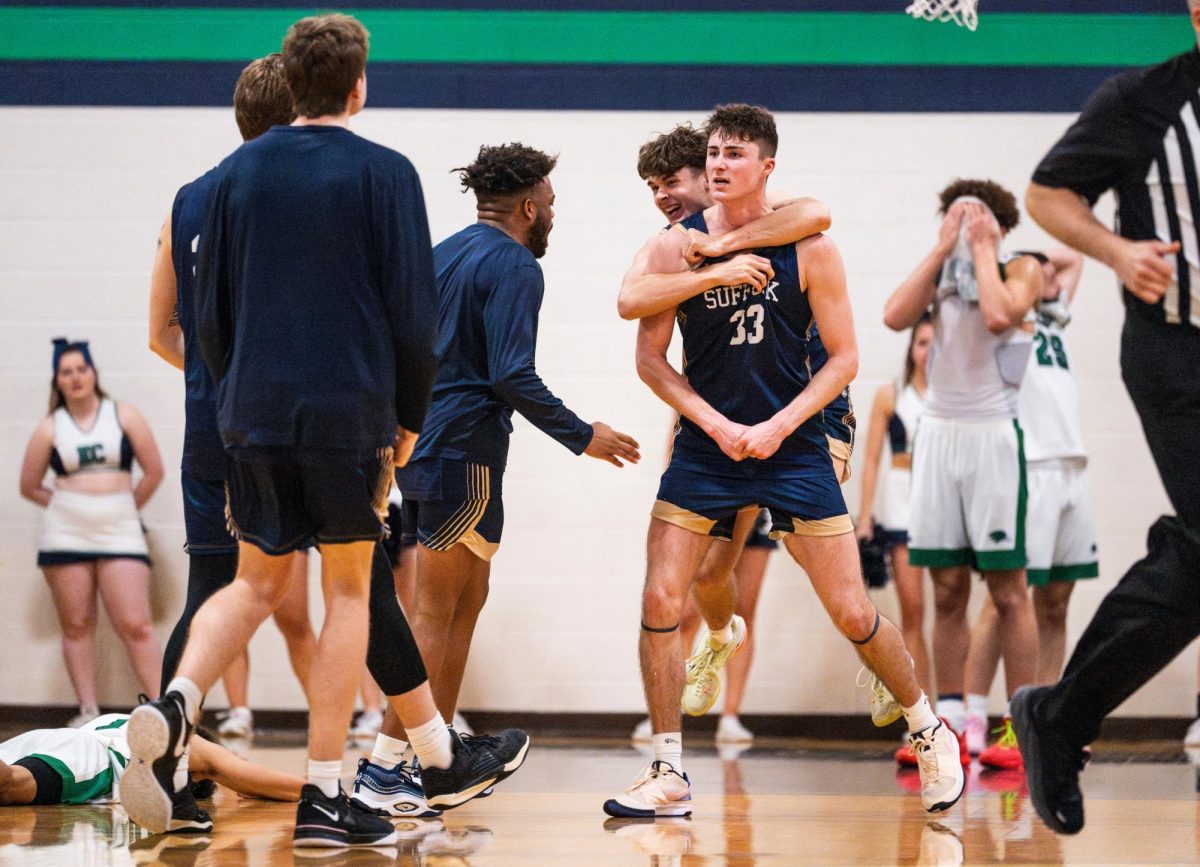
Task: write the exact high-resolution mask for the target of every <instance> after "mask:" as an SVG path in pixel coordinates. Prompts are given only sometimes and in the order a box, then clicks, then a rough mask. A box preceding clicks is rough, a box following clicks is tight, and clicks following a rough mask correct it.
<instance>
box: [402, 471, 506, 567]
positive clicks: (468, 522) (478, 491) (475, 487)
mask: <svg viewBox="0 0 1200 867" xmlns="http://www.w3.org/2000/svg"><path fill="white" fill-rule="evenodd" d="M491 495H492V477H491V473H490V471H489V469H488V468H487V467H485V466H484V465H483V464H472V463H468V464H467V496H466V499H465V500H463V504H462V505H461V506H459V507H458V510H457V511H456V512H455V513H454V514H453V515H451V516H450V517H449V518H448V519H446V523H444V524H442V526H441V527H439V528H438V529H437V530H436V531H435V532H434V533H433V534H432V535H430V537H429V538H428V539H421V540H420V542H421V544H422V545H424V546H425V547H426V548H428V549H429V550H431V551H449V550H450V549H451V548H453V547H454V546H455V545H457V544H458V543H459V542H462V543H463V544H464V545H466V546H467V550H469V551H470V552H471V553H472V554H475V555H476V556H477V557H479V558H480V559H482V560H491V559H492V557H493V556H495V554H496V551H497V550H499V548H500V544H499V543H498V542H489V541H487V540H486V539H484V538H483V537H482V536H480V535H479V534H478V533H477V532H475V528H476V527H477V526H478V525H479V522H480V521H481V520H483V515H484V513H485V512H486V511H487V507H488V503H489V502H490V500H491Z"/></svg>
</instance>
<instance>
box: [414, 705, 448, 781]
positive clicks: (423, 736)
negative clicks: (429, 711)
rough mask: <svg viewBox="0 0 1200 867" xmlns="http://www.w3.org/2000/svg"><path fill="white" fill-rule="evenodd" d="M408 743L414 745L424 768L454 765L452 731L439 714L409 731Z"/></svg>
mask: <svg viewBox="0 0 1200 867" xmlns="http://www.w3.org/2000/svg"><path fill="white" fill-rule="evenodd" d="M408 741H409V743H411V744H412V748H413V750H414V751H415V752H416V754H417V758H418V759H420V760H421V767H423V768H443V769H444V768H448V767H450V765H452V764H453V763H454V750H453V749H452V748H451V746H450V729H448V728H446V721H445V720H444V719H442V718H441V716H440V715H439V714H436V713H435V714H434V715H433V716H431V717H430V718H429V722H427V723H425V724H424V725H421V726H417V727H416V728H415V729H412V728H410V729H409V730H408Z"/></svg>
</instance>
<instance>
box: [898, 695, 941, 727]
mask: <svg viewBox="0 0 1200 867" xmlns="http://www.w3.org/2000/svg"><path fill="white" fill-rule="evenodd" d="M900 711H901V712H902V713H903V714H904V721H905V722H906V723H908V730H909V731H910V732H919V731H920V730H921V729H927V728H929V727H930V726H933V725H937V721H938V719H937V717H936V716H934V713H933V708H932V707H930V706H929V698H928V697H927V696H926V695H925V693H921V697H920V698H919V699H917V703H916V704H914V705H913V706H912V707H902V708H900Z"/></svg>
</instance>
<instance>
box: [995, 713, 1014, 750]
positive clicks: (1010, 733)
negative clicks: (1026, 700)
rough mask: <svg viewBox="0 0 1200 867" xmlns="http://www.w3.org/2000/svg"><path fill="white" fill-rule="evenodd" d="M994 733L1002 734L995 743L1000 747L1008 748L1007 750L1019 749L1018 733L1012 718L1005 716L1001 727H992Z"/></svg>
mask: <svg viewBox="0 0 1200 867" xmlns="http://www.w3.org/2000/svg"><path fill="white" fill-rule="evenodd" d="M992 734H994V735H1000V737H999V739H998V740H997V741H996V744H995V745H996V746H998V747H1000V748H1001V749H1006V750H1015V749H1019V747H1018V746H1017V733H1016V731H1015V730H1014V729H1013V724H1012V720H1011V719H1008V718H1007V717H1005V719H1004V722H1003V723H1001V724H1000V726H999V728H994V729H992Z"/></svg>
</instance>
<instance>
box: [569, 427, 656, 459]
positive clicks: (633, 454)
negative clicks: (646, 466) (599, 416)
mask: <svg viewBox="0 0 1200 867" xmlns="http://www.w3.org/2000/svg"><path fill="white" fill-rule="evenodd" d="M583 453H584V454H585V455H587V456H588V457H590V458H597V459H599V460H602V461H608V462H609V463H610V464H612V465H613V466H614V467H623V466H625V465H624V464H623V463H621V461H622V459H623V460H627V461H629V463H631V464H636V463H637V462H638V461H640V460H641V459H642V455H641V453H640V452H639V451H638V443H637V440H635V439H634V438H633V437H631V436H630V435H629V434H623V433H621V432H620V431H615V430H613V429H612V428H611V427H609V426H608V425H606V424H605V423H604V422H602V421H594V422H592V441H591V442H590V443H588V445H587V448H586V449H584V450H583Z"/></svg>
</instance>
